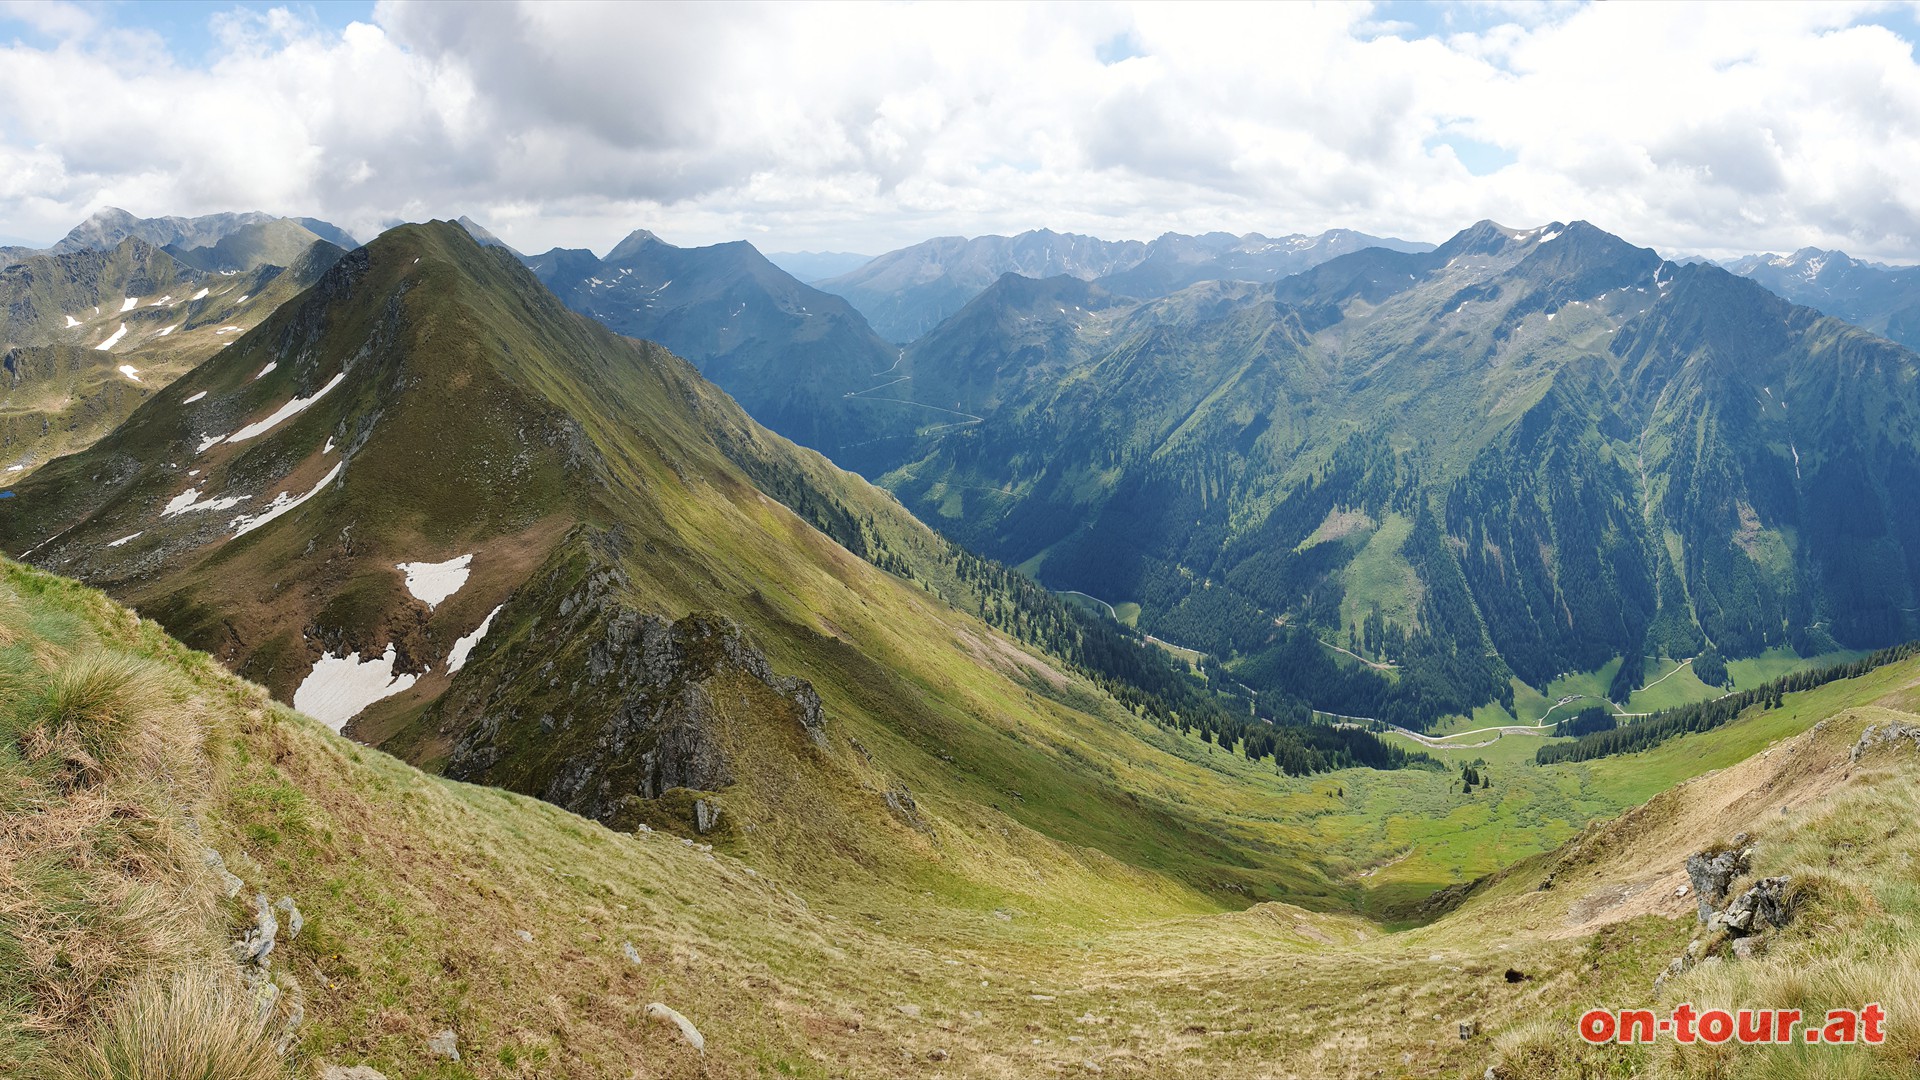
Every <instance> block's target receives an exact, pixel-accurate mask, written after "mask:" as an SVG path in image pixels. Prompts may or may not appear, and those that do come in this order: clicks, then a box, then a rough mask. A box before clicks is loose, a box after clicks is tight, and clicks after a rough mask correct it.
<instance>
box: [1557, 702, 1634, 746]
mask: <svg viewBox="0 0 1920 1080" xmlns="http://www.w3.org/2000/svg"><path fill="white" fill-rule="evenodd" d="M1619 726H1620V721H1619V719H1618V718H1617V717H1615V716H1614V715H1613V714H1612V713H1610V712H1608V711H1607V710H1606V708H1605V707H1604V706H1600V705H1595V706H1592V707H1591V708H1586V709H1581V710H1580V711H1579V712H1577V713H1575V714H1573V715H1572V716H1569V717H1567V718H1566V719H1565V720H1562V721H1560V722H1559V723H1557V724H1555V725H1553V735H1554V738H1556V739H1565V738H1578V737H1579V736H1581V735H1591V734H1593V733H1594V732H1596V731H1612V730H1613V729H1614V728H1617V727H1619Z"/></svg>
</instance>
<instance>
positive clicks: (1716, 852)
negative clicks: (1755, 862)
mask: <svg viewBox="0 0 1920 1080" xmlns="http://www.w3.org/2000/svg"><path fill="white" fill-rule="evenodd" d="M1746 840H1747V834H1746V833H1741V834H1740V835H1739V836H1736V837H1734V838H1733V844H1732V845H1731V846H1729V847H1726V848H1721V849H1712V848H1709V849H1708V850H1706V851H1701V852H1697V853H1695V854H1693V855H1689V856H1687V880H1688V881H1689V882H1690V883H1691V884H1692V885H1693V895H1694V900H1695V902H1696V903H1697V905H1698V906H1699V909H1700V921H1701V922H1706V921H1707V919H1708V917H1709V916H1711V915H1712V914H1713V912H1714V909H1716V908H1718V907H1719V906H1720V905H1721V904H1722V903H1725V902H1726V899H1727V890H1728V889H1730V888H1732V887H1733V883H1734V881H1735V880H1737V879H1738V878H1739V877H1740V876H1741V875H1742V874H1745V873H1746V872H1747V866H1748V863H1749V862H1750V861H1751V858H1752V853H1753V849H1752V848H1751V847H1748V846H1746Z"/></svg>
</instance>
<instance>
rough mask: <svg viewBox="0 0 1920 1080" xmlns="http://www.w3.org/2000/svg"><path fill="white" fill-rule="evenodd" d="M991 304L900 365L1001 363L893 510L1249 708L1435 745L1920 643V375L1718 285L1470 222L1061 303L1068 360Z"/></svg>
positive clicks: (1668, 267) (1758, 292) (925, 368)
mask: <svg viewBox="0 0 1920 1080" xmlns="http://www.w3.org/2000/svg"><path fill="white" fill-rule="evenodd" d="M980 302H981V304H982V306H983V308H991V309H993V310H998V311H1002V312H1005V315H1001V316H996V315H993V314H990V313H989V311H986V310H983V311H979V312H975V313H973V314H971V315H970V316H969V317H968V318H966V319H957V320H955V321H954V322H953V323H952V324H950V325H949V326H948V327H946V328H943V330H942V331H941V332H940V333H937V334H934V335H930V336H929V338H928V339H927V340H925V341H922V342H918V343H916V344H915V346H914V348H913V349H912V350H910V351H909V355H908V357H907V358H906V362H905V363H904V364H903V369H905V370H908V371H910V372H911V373H912V374H913V376H914V379H915V382H916V384H918V383H920V382H922V381H924V382H925V383H926V384H927V385H929V386H938V385H942V383H943V380H946V381H948V382H951V380H952V379H953V378H955V377H956V376H952V375H947V374H945V372H948V371H953V370H955V369H959V370H962V371H973V370H992V371H994V372H995V373H996V379H997V381H996V382H995V383H994V384H993V386H994V389H993V390H992V393H991V396H981V397H976V398H974V399H973V400H975V401H978V402H980V403H981V404H988V403H991V404H990V405H989V407H988V408H985V409H976V411H977V412H978V413H979V414H980V415H981V417H982V419H981V421H980V422H979V423H975V424H970V425H967V426H965V427H958V428H953V429H949V430H942V431H935V432H932V433H931V434H930V435H929V437H927V438H926V439H925V441H924V442H923V444H922V451H923V453H921V455H920V456H919V457H918V459H917V460H914V461H911V462H910V463H908V464H905V465H903V466H901V467H900V468H899V469H897V470H896V471H895V472H893V473H892V474H890V475H889V477H888V478H887V483H888V486H889V487H891V488H892V489H893V490H894V491H896V492H897V493H898V494H899V495H900V496H901V497H902V499H903V500H904V501H905V502H906V503H907V505H908V506H909V507H910V508H912V509H914V510H915V511H916V512H918V513H920V514H922V515H923V516H924V517H925V518H926V519H927V520H929V521H931V522H934V523H936V524H938V525H939V526H940V527H941V528H942V529H944V530H946V531H948V532H949V533H951V534H952V535H954V536H956V537H957V538H959V539H960V540H962V541H963V542H965V543H967V544H969V545H970V546H975V547H978V548H980V549H981V550H984V551H986V552H988V553H989V554H992V555H994V556H996V557H998V558H1001V559H1003V560H1005V561H1007V562H1009V563H1019V564H1023V565H1025V566H1028V567H1030V568H1036V569H1037V572H1038V574H1039V575H1040V576H1041V578H1042V579H1043V580H1045V581H1047V582H1048V583H1049V584H1051V585H1054V586H1056V587H1060V588H1071V589H1077V590H1081V591H1084V592H1086V593H1090V594H1092V595H1094V596H1098V597H1100V598H1101V599H1103V600H1106V601H1108V602H1111V603H1115V604H1119V603H1122V602H1132V603H1137V604H1139V605H1140V607H1141V615H1140V625H1141V626H1142V627H1143V628H1144V629H1146V630H1149V631H1151V632H1152V633H1155V634H1158V635H1160V636H1162V637H1164V638H1167V639H1169V640H1171V641H1174V642H1178V643H1179V644H1181V645H1185V646H1191V647H1194V648H1197V649H1200V650H1202V651H1205V652H1208V653H1210V654H1212V655H1214V656H1216V657H1218V658H1220V659H1221V660H1223V661H1226V663H1227V667H1228V668H1229V669H1231V673H1232V675H1233V676H1234V678H1235V679H1237V680H1238V681H1239V682H1242V683H1245V684H1248V685H1250V686H1251V687H1253V688H1254V689H1256V690H1258V691H1261V692H1263V693H1271V694H1278V695H1282V696H1291V697H1295V698H1304V699H1306V700H1308V701H1310V702H1312V703H1313V704H1314V705H1316V706H1318V707H1319V708H1322V709H1328V710H1331V711H1335V712H1340V713H1346V714H1351V715H1359V716H1371V717H1380V718H1384V719H1389V720H1393V721H1395V722H1398V723H1402V724H1405V725H1407V726H1411V727H1418V726H1420V725H1422V724H1425V723H1429V722H1432V721H1433V720H1435V719H1437V718H1439V717H1442V716H1445V715H1448V714H1460V715H1464V714H1467V713H1469V712H1472V711H1473V710H1474V709H1476V708H1478V707H1480V706H1483V705H1487V704H1498V705H1500V706H1503V707H1504V708H1506V709H1507V710H1509V711H1511V710H1512V709H1513V708H1514V704H1513V695H1514V694H1515V693H1517V692H1518V691H1516V689H1515V688H1514V686H1513V684H1512V683H1511V682H1510V677H1512V676H1517V677H1518V678H1519V679H1520V680H1522V681H1523V684H1525V685H1526V686H1530V687H1533V688H1539V689H1544V688H1545V687H1547V686H1548V685H1549V684H1550V683H1552V682H1553V681H1554V680H1556V679H1557V678H1558V677H1559V676H1561V675H1562V674H1565V673H1568V672H1590V671H1596V670H1600V669H1602V668H1605V667H1606V666H1607V665H1608V664H1610V663H1611V662H1612V661H1613V660H1614V659H1615V658H1618V657H1622V656H1638V655H1642V654H1645V655H1651V656H1663V655H1664V656H1670V657H1673V658H1675V659H1683V658H1686V657H1690V656H1692V655H1694V654H1695V653H1697V652H1700V651H1702V650H1703V649H1705V648H1706V647H1707V646H1709V645H1713V646H1716V647H1717V648H1718V649H1719V650H1720V651H1721V652H1722V653H1724V654H1725V655H1729V656H1753V655H1757V654H1760V653H1762V652H1764V651H1766V650H1769V649H1778V648H1786V647H1790V648H1792V649H1794V650H1795V651H1797V652H1799V653H1800V654H1801V655H1813V654H1818V653H1827V652H1831V651H1833V650H1834V649H1836V647H1842V646H1843V647H1846V648H1865V647H1870V646H1875V645H1881V644H1887V643H1891V642H1893V641H1898V640H1903V639H1905V638H1907V637H1911V636H1913V635H1914V634H1915V633H1916V631H1920V626H1916V625H1915V624H1914V623H1913V619H1914V618H1915V615H1914V611H1916V610H1920V602H1915V601H1914V600H1912V599H1911V596H1912V593H1913V591H1914V589H1915V587H1916V583H1917V582H1920V577H1917V576H1916V575H1915V573H1914V572H1913V569H1912V567H1913V566H1914V565H1915V564H1914V563H1913V562H1912V556H1911V555H1910V554H1909V553H1911V552H1913V551H1916V550H1920V532H1916V531H1915V529H1914V527H1912V526H1911V525H1910V524H1909V523H1908V521H1907V512H1906V511H1905V510H1904V509H1902V506H1903V505H1904V504H1903V503H1901V502H1900V501H1899V500H1898V499H1896V498H1895V497H1894V496H1892V495H1891V494H1890V490H1891V489H1890V488H1888V487H1887V485H1888V484H1889V483H1892V484H1894V485H1896V486H1897V485H1898V484H1899V483H1900V480H1899V479H1898V478H1900V477H1904V476H1906V475H1907V472H1908V471H1909V470H1911V469H1912V468H1913V467H1914V466H1913V463H1914V462H1915V461H1916V460H1920V459H1916V456H1915V455H1916V451H1917V449H1920V447H1916V444H1915V443H1914V442H1913V440H1912V438H1911V437H1910V432H1909V430H1908V427H1909V425H1908V424H1907V422H1906V420H1905V419H1904V417H1905V416H1906V415H1907V413H1909V412H1910V411H1912V409H1913V408H1914V407H1915V405H1916V404H1920V403H1917V402H1915V400H1914V381H1913V372H1914V370H1915V359H1914V357H1913V355H1912V354H1911V353H1908V352H1906V351H1905V350H1903V349H1900V348H1898V347H1897V346H1894V345H1892V344H1890V343H1887V342H1885V341H1882V340H1881V339H1878V338H1874V337H1872V336H1871V335H1868V334H1865V333H1863V332H1861V331H1859V330H1857V329H1855V328H1852V327H1849V326H1847V325H1845V324H1843V323H1840V322H1838V321H1836V320H1832V319H1825V318H1821V317H1820V316H1818V315H1817V313H1815V312H1812V311H1809V310H1808V309H1804V308H1795V307H1793V306H1792V305H1790V304H1787V303H1786V302H1784V301H1781V300H1779V299H1778V298H1776V297H1773V296H1771V295H1769V294H1768V293H1766V292H1765V291H1764V290H1762V289H1760V288H1758V287H1756V286H1754V285H1752V284H1751V283H1748V282H1743V281H1741V280H1740V279H1738V278H1736V277H1734V276H1732V275H1729V274H1727V273H1726V272H1724V271H1721V270H1718V269H1716V268H1712V267H1706V266H1674V265H1672V264H1668V263H1665V262H1663V261H1662V260H1661V259H1660V258H1659V257H1658V256H1657V255H1655V254H1654V253H1653V252H1651V251H1648V250H1646V249H1642V248H1636V247H1633V246H1632V245H1629V244H1627V243H1625V242H1624V241H1622V240H1620V239H1619V238H1617V237H1613V236H1610V235H1608V234H1606V233H1604V232H1602V231H1600V230H1598V229H1596V228H1594V227H1592V226H1590V225H1587V224H1585V223H1575V224H1573V225H1567V226H1563V225H1558V224H1555V225H1550V226H1546V227H1543V228H1540V229H1534V230H1530V231H1526V232H1520V231H1515V230H1509V229H1503V228H1501V227H1499V226H1495V225H1493V224H1491V223H1482V224H1481V225H1479V226H1476V227H1474V228H1473V229H1470V230H1467V231H1466V232H1463V233H1461V234H1460V235H1459V236H1456V237H1455V238H1453V239H1452V240H1450V241H1448V243H1446V244H1444V245H1442V246H1441V247H1440V248H1439V249H1436V250H1435V251H1432V252H1426V253H1405V252H1392V251H1386V250H1383V249H1377V248H1376V249H1369V250H1366V251H1361V252H1357V253H1354V254H1351V255H1346V256H1343V257H1340V258H1336V259H1333V260H1331V261H1329V262H1326V263H1323V264H1321V265H1319V266H1317V267H1315V268H1313V269H1311V270H1308V271H1306V272H1304V273H1301V274H1298V275H1295V276H1293V277H1290V278H1286V279H1283V280H1281V281H1279V282H1277V283H1275V284H1273V285H1271V286H1251V285H1239V286H1233V285H1220V284H1209V285H1202V286H1196V287H1194V288H1191V289H1188V290H1185V291H1183V292H1180V293H1176V294H1174V295H1173V296H1170V297H1167V298H1165V299H1161V300H1155V301H1150V302H1147V303H1143V304H1139V305H1135V306H1132V307H1121V308H1111V309H1108V310H1106V311H1103V312H1101V313H1100V314H1099V315H1098V317H1082V316H1078V315H1076V316H1071V317H1069V316H1068V315H1067V314H1066V312H1064V311H1061V310H1060V308H1062V307H1067V306H1070V305H1055V311H1054V313H1053V314H1052V315H1051V316H1047V317H1050V318H1051V319H1052V329H1051V330H1050V331H1044V332H1050V333H1053V334H1055V335H1057V336H1058V337H1060V338H1061V339H1063V340H1062V341H1061V342H1060V343H1058V344H1049V345H1048V346H1046V348H1045V350H1044V351H1045V354H1046V356H1047V357H1048V358H1049V361H1050V362H1049V363H1046V364H1035V363H1032V362H1030V361H1027V360H1025V359H1023V358H1024V357H1026V356H1027V355H1028V354H1029V352H1031V351H1032V348H1031V342H1032V341H1033V340H1034V338H1035V336H1036V335H1037V334H1041V333H1043V331H1040V330H1038V329H1036V323H1035V322H1026V321H1021V320H1023V319H1029V318H1033V319H1036V320H1037V319H1040V318H1042V316H1029V315H1028V314H1026V313H1025V309H1024V308H1023V307H1022V305H1021V302H1020V301H1019V300H1018V298H1017V297H1016V296H1015V295H1014V294H1013V293H1007V294H1006V296H1004V297H1002V296H999V295H996V294H994V293H989V294H988V295H986V296H983V297H982V298H981V301H980ZM933 369H939V373H936V371H935V370H933ZM1789 403H1790V405H1791V407H1789ZM1910 609H1912V610H1910ZM1339 650H1345V652H1341V651H1339ZM1348 654H1357V655H1358V656H1359V657H1361V658H1363V659H1361V660H1356V659H1355V658H1354V657H1353V656H1351V655H1348ZM1367 665H1371V666H1367ZM1632 676H1633V673H1632V672H1629V673H1628V675H1627V676H1626V677H1624V678H1623V685H1622V686H1621V687H1619V688H1618V696H1619V697H1620V698H1621V699H1622V700H1625V699H1626V697H1627V694H1628V692H1630V691H1631V690H1633V689H1635V688H1637V687H1638V686H1639V685H1641V683H1642V682H1643V681H1645V676H1644V674H1643V675H1642V677H1641V678H1640V679H1639V680H1635V679H1634V678H1633V677H1632ZM1528 692H1531V691H1528Z"/></svg>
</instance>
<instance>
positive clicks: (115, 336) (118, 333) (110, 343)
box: [94, 323, 127, 352]
mask: <svg viewBox="0 0 1920 1080" xmlns="http://www.w3.org/2000/svg"><path fill="white" fill-rule="evenodd" d="M126 336H127V324H126V323H121V324H120V329H118V330H115V331H114V332H113V333H112V334H111V335H110V336H108V338H107V340H105V341H103V342H101V343H100V344H98V345H95V346H94V348H96V349H98V350H100V351H101V352H106V351H107V350H108V349H111V348H113V347H114V346H115V345H118V344H120V339H121V338H123V337H126Z"/></svg>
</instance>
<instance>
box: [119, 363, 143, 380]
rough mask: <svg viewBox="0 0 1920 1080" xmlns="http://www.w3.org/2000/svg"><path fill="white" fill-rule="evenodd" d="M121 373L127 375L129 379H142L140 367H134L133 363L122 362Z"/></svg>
mask: <svg viewBox="0 0 1920 1080" xmlns="http://www.w3.org/2000/svg"><path fill="white" fill-rule="evenodd" d="M120 374H122V375H125V376H126V377H127V378H129V379H132V380H133V381H134V382H139V381H140V369H139V368H137V367H134V366H133V365H132V364H121V365H120Z"/></svg>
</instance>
